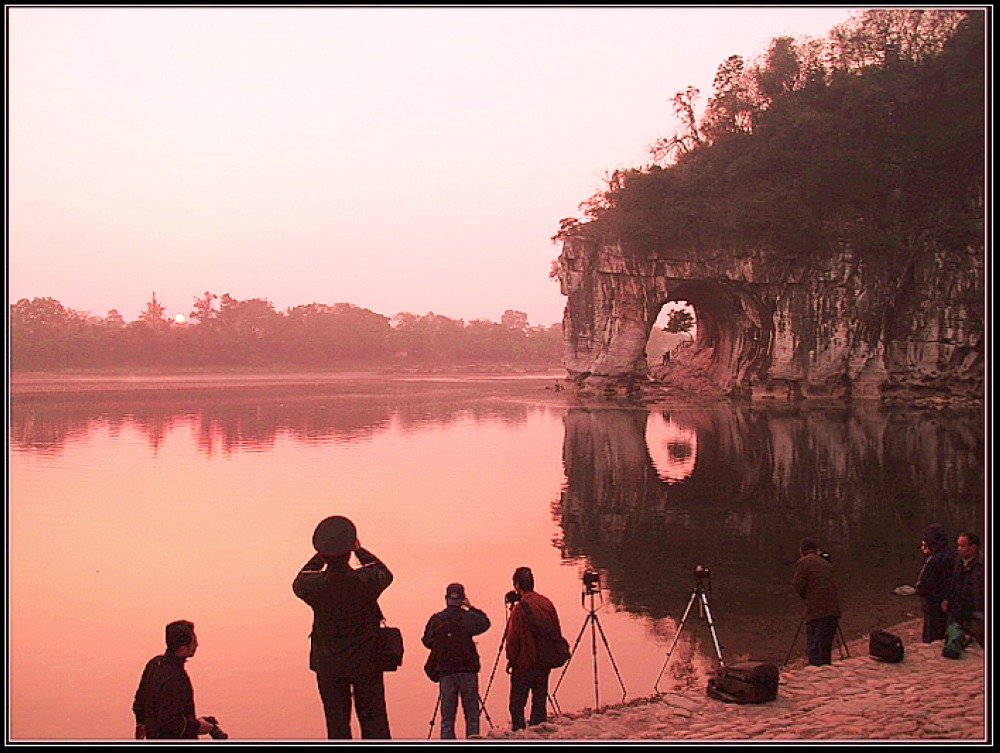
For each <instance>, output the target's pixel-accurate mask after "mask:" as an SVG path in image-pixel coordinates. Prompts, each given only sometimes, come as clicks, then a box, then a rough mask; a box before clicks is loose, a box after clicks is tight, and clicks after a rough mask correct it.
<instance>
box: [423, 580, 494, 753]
mask: <svg viewBox="0 0 1000 753" xmlns="http://www.w3.org/2000/svg"><path fill="white" fill-rule="evenodd" d="M444 599H445V605H446V608H445V609H444V610H443V611H441V612H437V613H435V614H433V615H431V618H430V619H429V620H428V621H427V626H426V627H425V628H424V635H423V637H422V638H421V642H422V643H423V644H424V646H426V647H427V648H429V649H430V650H431V653H430V656H429V657H428V660H427V666H426V667H425V670H426V671H427V673H428V675H433V676H435V677H437V680H436V682H437V683H438V684H439V686H440V689H439V693H440V695H439V697H440V699H441V739H442V740H454V739H455V719H456V717H457V716H458V701H459V698H461V700H462V713H463V714H464V715H465V736H466V737H478V736H479V651H478V650H477V649H476V643H475V641H473V640H472V637H473V636H474V635H480V634H481V633H485V632H486V631H487V630H488V629H489V627H490V618H489V617H487V616H486V613H485V612H483V610H481V609H476V608H475V607H474V606H472V604H471V603H470V602H469V599H468V598H467V597H466V595H465V587H464V586H463V585H462V584H461V583H452V584H450V585H449V586H448V588H446V589H445V593H444Z"/></svg>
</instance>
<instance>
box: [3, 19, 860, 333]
mask: <svg viewBox="0 0 1000 753" xmlns="http://www.w3.org/2000/svg"><path fill="white" fill-rule="evenodd" d="M858 12H859V9H858V8H857V7H856V6H855V7H854V9H852V8H851V7H849V6H740V7H722V6H688V7H667V6H659V7H658V6H631V7H621V6H613V7H612V6H607V7H601V6H596V7H595V6H580V7H565V6H564V7H551V6H550V7H542V6H507V7H499V6H478V7H451V6H449V7H441V6H437V7H435V6H424V7H412V6H410V7H407V6H399V7H373V6H369V7H364V6H353V7H350V6H310V7H305V6H303V7H287V6H280V7H279V6H273V7H268V6H246V7H232V6H230V7H214V8H213V7H208V6H203V7H193V6H159V7H154V6H131V7H97V6H93V7H87V6H65V7H58V6H52V7H41V6H20V7H19V6H16V5H15V6H7V7H6V15H7V34H8V38H7V138H8V152H7V177H8V189H7V259H8V265H7V294H8V303H13V302H15V301H17V300H20V299H21V298H35V297H50V298H55V299H56V300H58V301H60V302H61V303H62V304H63V305H64V306H66V307H68V308H71V309H75V310H78V311H87V312H90V313H92V314H94V315H97V316H104V315H106V314H107V312H108V311H109V310H111V309H116V310H117V311H118V312H119V313H121V314H122V315H123V316H124V317H125V319H126V320H127V321H131V320H134V319H135V318H136V317H137V316H138V315H139V313H140V312H141V311H142V310H143V309H144V308H145V306H146V303H147V302H148V301H149V300H150V299H151V297H152V295H153V294H154V293H155V295H156V298H157V300H158V301H159V302H160V303H161V304H162V305H164V306H165V307H166V312H167V315H168V316H171V317H172V316H174V315H175V314H178V313H180V314H186V313H189V312H190V311H191V309H192V307H193V306H192V304H193V302H194V299H195V298H197V297H201V296H202V295H203V294H204V293H205V292H212V293H215V294H217V295H222V294H224V293H228V294H230V295H231V296H233V297H234V298H236V299H238V300H246V299H251V298H265V299H267V300H268V301H270V302H271V303H272V304H273V305H274V307H275V308H276V309H277V310H278V311H284V310H286V309H287V308H290V307H293V306H297V305H303V304H308V303H326V304H333V303H342V302H343V303H351V304H354V305H357V306H361V307H364V308H367V309H371V310H372V311H375V312H377V313H380V314H383V315H385V316H393V315H394V314H396V313H400V312H404V311H406V312H410V313H415V314H421V315H422V314H426V313H428V312H434V313H436V314H440V315H444V316H448V317H451V318H455V319H463V320H465V321H471V320H473V319H487V320H490V321H499V320H500V318H501V316H502V314H503V312H504V311H506V310H507V309H515V310H519V311H523V312H525V313H526V314H527V315H528V319H529V322H530V323H531V324H532V325H543V326H547V325H550V324H554V323H556V322H558V321H560V320H561V319H562V314H563V308H564V306H565V302H566V299H565V298H564V297H563V296H562V295H561V294H560V292H559V285H558V282H556V281H555V280H553V279H551V278H550V277H549V272H550V269H551V266H552V262H553V260H554V259H555V258H556V257H557V256H558V255H559V248H558V246H556V245H555V244H553V242H552V240H551V238H552V236H553V235H554V234H555V233H556V232H557V231H558V229H559V221H560V220H561V219H562V218H564V217H580V216H581V212H580V209H579V205H580V203H581V202H583V201H584V200H586V199H587V198H589V197H590V196H592V195H593V194H594V193H596V192H597V191H598V190H600V189H601V188H602V186H603V185H604V178H605V176H607V175H608V174H609V173H610V172H612V171H613V170H615V169H618V168H627V167H635V166H639V165H641V164H644V163H646V162H647V161H648V148H649V146H650V144H652V143H653V142H654V141H656V139H657V138H659V137H662V136H668V135H670V134H671V133H673V132H674V131H675V130H676V129H677V126H678V124H677V121H676V119H675V117H674V114H673V110H672V106H671V104H670V99H671V98H672V97H673V95H674V94H675V93H676V92H679V91H682V90H684V89H686V88H687V87H688V86H692V85H693V86H695V87H697V88H699V89H700V90H701V92H702V104H704V101H705V100H706V99H707V97H708V96H709V95H710V94H711V90H712V80H713V78H714V76H715V72H716V69H717V68H718V66H719V64H720V63H722V62H723V61H724V60H725V59H726V58H727V57H729V56H730V55H733V54H739V55H742V56H744V58H746V59H747V60H749V59H752V58H756V57H758V56H759V55H762V54H763V53H764V52H765V51H766V49H767V46H768V43H769V42H770V40H771V39H773V38H774V37H776V36H781V35H791V36H795V37H798V38H803V37H820V38H822V37H825V36H826V35H827V33H828V32H829V31H830V30H831V29H832V28H833V27H834V26H835V25H837V24H840V23H842V22H844V21H847V20H848V19H849V18H850V17H851V16H852V15H854V14H857V13H858Z"/></svg>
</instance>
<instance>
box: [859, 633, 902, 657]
mask: <svg viewBox="0 0 1000 753" xmlns="http://www.w3.org/2000/svg"><path fill="white" fill-rule="evenodd" d="M903 653H904V652H903V640H902V639H901V638H900V637H899V636H898V635H894V634H892V633H889V632H886V631H885V630H873V631H872V633H871V635H870V636H869V637H868V654H869V656H871V657H872V658H873V659H877V660H879V661H884V662H888V663H890V664H895V663H896V662H901V661H903Z"/></svg>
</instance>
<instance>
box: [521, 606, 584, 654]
mask: <svg viewBox="0 0 1000 753" xmlns="http://www.w3.org/2000/svg"><path fill="white" fill-rule="evenodd" d="M518 604H519V605H520V608H521V609H523V610H524V616H525V618H526V619H527V621H528V626H529V627H530V628H531V632H532V633H533V634H534V636H535V643H536V645H537V647H538V661H539V662H541V664H542V665H543V666H545V667H548V668H549V669H556V668H558V667H561V666H562V665H563V664H565V663H566V662H568V661H569V657H570V654H571V652H570V650H569V641H567V640H566V639H565V638H564V637H563V636H562V635H560V634H559V633H557V632H556V630H555V627H554V626H553V625H551V624H550V623H549V622H547V621H544V622H543V621H542V620H539V619H538V618H537V617H536V616H535V613H534V612H533V611H531V609H530V608H529V607H528V603H527V602H526V601H524V599H521V601H519V602H518Z"/></svg>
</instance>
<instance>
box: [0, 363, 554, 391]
mask: <svg viewBox="0 0 1000 753" xmlns="http://www.w3.org/2000/svg"><path fill="white" fill-rule="evenodd" d="M565 377H566V372H565V370H563V369H538V370H531V369H514V368H511V369H482V368H476V367H468V368H441V369H426V370H424V369H405V370H404V369H381V370H368V371H364V370H357V371H288V372H275V371H265V370H261V371H204V372H195V371H164V372H152V371H150V372H146V371H140V372H73V373H67V372H13V373H11V374H10V375H9V381H8V394H9V395H10V397H22V396H33V395H79V394H94V393H118V392H129V393H132V392H177V391H182V390H208V389H212V390H216V389H223V390H245V389H271V388H279V389H282V388H291V389H296V390H302V389H310V388H322V387H324V386H331V385H336V384H342V383H344V382H351V381H355V382H356V381H366V380H367V381H370V382H372V383H373V384H378V383H389V382H410V381H451V380H462V381H476V380H483V381H496V380H500V381H521V380H525V381H530V380H539V381H545V380H553V381H562V380H563V379H565Z"/></svg>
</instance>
